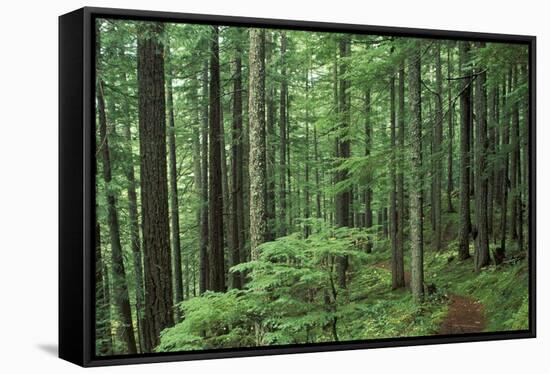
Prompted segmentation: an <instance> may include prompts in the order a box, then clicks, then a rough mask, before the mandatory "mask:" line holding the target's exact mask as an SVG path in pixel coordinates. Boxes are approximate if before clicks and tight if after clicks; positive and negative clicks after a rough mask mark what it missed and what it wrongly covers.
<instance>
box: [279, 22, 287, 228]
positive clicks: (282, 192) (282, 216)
mask: <svg viewBox="0 0 550 374" xmlns="http://www.w3.org/2000/svg"><path fill="white" fill-rule="evenodd" d="M285 57H286V33H285V32H284V31H282V32H281V77H282V80H281V99H280V109H279V113H280V114H279V236H285V235H286V232H287V228H286V216H287V212H286V168H287V165H286V149H287V145H286V139H287V135H286V119H287V116H286V109H287V108H286V104H287V103H286V99H287V89H288V86H287V77H286V61H285Z"/></svg>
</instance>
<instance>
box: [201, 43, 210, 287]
mask: <svg viewBox="0 0 550 374" xmlns="http://www.w3.org/2000/svg"><path fill="white" fill-rule="evenodd" d="M205 45H206V46H208V44H207V43H205ZM201 86H202V100H201V105H202V115H201V117H202V118H201V120H202V127H201V139H202V141H201V178H202V181H201V207H200V211H201V213H200V215H201V220H200V225H199V226H200V248H199V263H200V265H199V293H200V294H201V295H202V294H203V293H204V292H205V291H206V290H208V289H209V277H208V268H209V259H208V206H209V203H208V105H209V102H208V101H209V97H208V60H206V59H205V60H204V62H203V67H202V74H201Z"/></svg>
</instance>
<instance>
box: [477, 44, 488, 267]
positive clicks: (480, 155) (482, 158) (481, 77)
mask: <svg viewBox="0 0 550 374" xmlns="http://www.w3.org/2000/svg"><path fill="white" fill-rule="evenodd" d="M484 47H485V46H484V45H483V44H482V43H480V44H479V47H478V48H480V49H481V48H484ZM477 74H478V76H477V81H476V86H475V88H476V94H475V97H476V136H475V153H476V163H475V165H476V172H475V175H476V180H475V182H476V184H475V191H476V194H475V204H476V209H475V213H476V231H477V235H476V237H475V245H476V247H475V248H476V252H475V257H474V260H475V261H474V265H475V269H476V271H477V272H479V271H480V270H481V268H482V267H485V266H487V265H489V235H488V234H489V228H488V221H487V197H488V196H487V195H488V188H487V182H488V178H487V148H488V147H487V97H486V92H485V72H483V71H480V72H478V73H477Z"/></svg>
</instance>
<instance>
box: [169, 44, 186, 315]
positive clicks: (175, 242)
mask: <svg viewBox="0 0 550 374" xmlns="http://www.w3.org/2000/svg"><path fill="white" fill-rule="evenodd" d="M168 39H169V38H167V40H168ZM170 53H171V52H170V44H169V43H168V42H167V44H166V46H165V65H166V72H167V74H166V89H167V91H168V92H167V96H166V98H167V102H166V104H167V105H166V106H167V109H168V123H169V129H168V146H169V150H170V151H169V155H170V170H169V172H170V175H169V177H170V208H171V214H170V226H171V229H172V261H173V264H172V266H173V273H174V280H173V281H174V302H175V304H178V303H180V302H182V301H183V275H182V269H181V244H180V214H179V203H178V175H177V174H178V172H177V169H178V165H177V157H176V125H175V120H174V93H173V89H172V74H173V68H172V62H171V58H170ZM176 317H177V319H178V320H179V319H180V318H181V316H180V313H179V311H178V308H176Z"/></svg>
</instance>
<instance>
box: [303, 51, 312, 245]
mask: <svg viewBox="0 0 550 374" xmlns="http://www.w3.org/2000/svg"><path fill="white" fill-rule="evenodd" d="M308 59H309V60H311V56H308ZM310 64H311V61H308V67H307V69H306V118H305V126H306V139H305V143H306V144H305V152H306V154H305V184H304V194H305V196H304V198H305V202H304V218H305V219H306V220H308V219H309V216H310V206H309V198H310V196H309V68H310V66H309V65H310ZM310 230H311V228H310V226H309V223H307V222H306V224H305V225H304V237H305V238H307V237H308V236H309V234H310Z"/></svg>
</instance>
